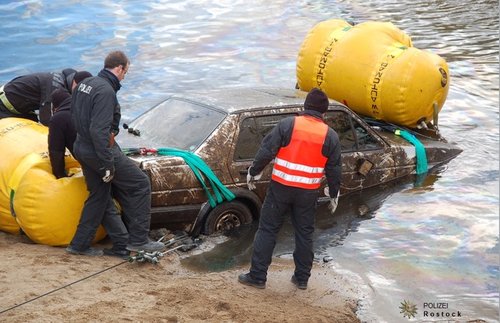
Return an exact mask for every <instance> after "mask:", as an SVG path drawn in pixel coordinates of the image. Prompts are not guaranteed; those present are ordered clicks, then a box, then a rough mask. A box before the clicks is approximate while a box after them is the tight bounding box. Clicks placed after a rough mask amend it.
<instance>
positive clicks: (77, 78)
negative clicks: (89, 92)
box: [73, 71, 92, 84]
mask: <svg viewBox="0 0 500 323" xmlns="http://www.w3.org/2000/svg"><path fill="white" fill-rule="evenodd" d="M87 77H92V74H91V73H90V72H87V71H79V72H76V74H75V78H74V79H73V80H74V81H75V82H76V84H78V83H80V82H81V81H83V80H84V79H86V78H87Z"/></svg>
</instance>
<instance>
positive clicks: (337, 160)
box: [250, 110, 342, 197]
mask: <svg viewBox="0 0 500 323" xmlns="http://www.w3.org/2000/svg"><path fill="white" fill-rule="evenodd" d="M301 114H302V115H309V116H313V117H316V118H318V119H321V120H322V118H321V113H320V112H317V111H314V110H304V111H303V112H302V113H301ZM294 123H295V117H289V118H285V119H283V120H281V121H280V122H279V123H278V124H277V125H276V126H275V127H274V129H273V130H272V131H271V132H270V133H269V134H268V135H267V136H266V137H265V138H264V139H263V140H262V144H261V146H260V149H259V151H257V154H256V155H255V159H254V161H253V164H252V167H251V170H250V175H252V176H255V175H257V174H259V173H260V172H262V170H263V169H264V167H266V165H267V164H269V163H270V162H271V161H272V160H273V159H274V158H275V157H276V155H277V154H278V151H279V149H280V148H281V147H285V146H288V144H289V143H290V140H291V138H292V131H293V126H294ZM321 153H322V154H323V156H325V157H326V158H327V162H326V165H325V175H326V179H327V181H328V187H329V189H330V197H337V193H338V191H339V189H340V176H341V172H342V162H341V155H340V154H341V151H340V144H339V137H338V135H337V133H336V132H335V130H333V129H332V128H330V127H328V133H327V135H326V139H325V143H324V144H323V148H322V150H321Z"/></svg>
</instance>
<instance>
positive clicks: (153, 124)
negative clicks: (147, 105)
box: [130, 98, 226, 151]
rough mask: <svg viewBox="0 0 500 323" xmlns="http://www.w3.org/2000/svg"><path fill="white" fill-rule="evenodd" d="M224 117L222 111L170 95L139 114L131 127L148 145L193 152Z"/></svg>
mask: <svg viewBox="0 0 500 323" xmlns="http://www.w3.org/2000/svg"><path fill="white" fill-rule="evenodd" d="M225 116H226V114H225V113H223V112H221V111H217V110H215V109H212V108H209V107H206V106H203V105H198V104H195V103H192V102H188V101H184V100H181V99H177V98H172V99H168V100H166V101H164V102H162V103H160V104H159V105H157V106H155V107H154V108H152V109H151V110H149V111H147V112H146V113H144V114H143V115H141V116H140V117H138V118H137V119H136V120H134V121H133V122H132V123H131V124H130V127H133V129H136V130H139V131H140V136H141V140H142V141H145V142H147V143H148V144H149V145H151V147H157V148H162V147H169V148H178V149H183V150H189V151H194V150H195V149H196V148H198V146H200V145H201V143H202V142H203V141H204V140H205V139H206V138H207V137H208V136H209V135H210V134H211V133H212V132H213V131H214V130H215V128H216V127H217V126H218V125H219V124H220V123H221V121H222V120H223V119H224V118H225Z"/></svg>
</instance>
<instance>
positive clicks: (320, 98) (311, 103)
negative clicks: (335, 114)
mask: <svg viewBox="0 0 500 323" xmlns="http://www.w3.org/2000/svg"><path fill="white" fill-rule="evenodd" d="M328 104H329V102H328V96H326V94H325V92H323V91H321V90H320V89H318V88H316V87H315V88H313V89H312V90H311V91H310V92H309V93H308V94H307V96H306V101H305V102H304V108H305V109H306V110H316V111H318V112H320V113H325V112H326V110H328Z"/></svg>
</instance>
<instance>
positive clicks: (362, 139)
mask: <svg viewBox="0 0 500 323" xmlns="http://www.w3.org/2000/svg"><path fill="white" fill-rule="evenodd" d="M324 120H325V122H326V123H327V124H328V125H329V126H330V127H332V128H333V129H334V130H335V131H336V132H337V134H338V136H339V141H340V145H341V151H342V179H341V194H345V193H349V192H353V191H357V190H361V189H363V188H367V187H370V186H374V185H378V184H380V183H382V182H386V181H388V180H390V179H392V178H394V177H395V175H396V173H395V169H394V160H393V156H392V152H391V150H390V149H389V146H388V145H387V144H386V143H385V142H384V141H383V140H382V139H381V138H380V137H379V136H378V135H377V134H376V133H375V132H374V131H373V130H371V129H370V127H369V126H368V125H367V124H366V123H365V122H363V121H362V120H361V119H360V118H359V117H357V116H356V115H355V114H354V113H353V112H352V111H350V110H348V109H346V108H345V107H342V106H337V107H336V109H334V110H333V111H328V112H327V113H326V115H325V118H324Z"/></svg>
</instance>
